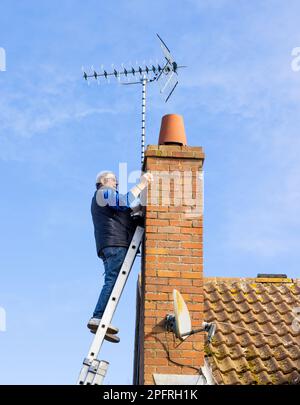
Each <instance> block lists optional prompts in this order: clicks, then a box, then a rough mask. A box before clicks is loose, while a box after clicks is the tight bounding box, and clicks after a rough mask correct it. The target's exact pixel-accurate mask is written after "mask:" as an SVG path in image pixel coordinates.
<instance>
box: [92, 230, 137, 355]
mask: <svg viewBox="0 0 300 405" xmlns="http://www.w3.org/2000/svg"><path fill="white" fill-rule="evenodd" d="M143 234H144V228H142V227H141V226H137V228H136V230H135V233H134V235H133V238H132V241H131V243H130V246H129V248H128V251H127V254H126V256H125V259H124V262H123V264H122V267H121V269H120V272H119V275H118V277H117V280H116V283H115V285H114V288H113V290H112V293H111V295H110V297H109V300H108V303H107V305H106V308H105V311H104V313H103V316H102V319H101V323H100V325H99V327H98V329H97V332H96V335H95V338H94V340H93V342H92V345H91V347H90V350H89V353H88V356H87V358H88V359H90V360H93V359H95V358H97V356H98V353H99V351H100V349H101V346H102V343H103V340H104V336H105V334H106V332H107V328H108V326H109V325H110V322H111V320H112V317H113V315H114V312H115V310H116V307H117V305H118V302H119V299H120V297H121V294H122V291H123V288H124V286H125V284H126V281H127V279H128V276H129V274H130V270H131V268H132V266H133V263H134V260H135V257H136V254H137V251H138V248H139V246H140V244H141V241H142V237H143Z"/></svg>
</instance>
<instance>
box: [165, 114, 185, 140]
mask: <svg viewBox="0 0 300 405" xmlns="http://www.w3.org/2000/svg"><path fill="white" fill-rule="evenodd" d="M158 144H159V145H169V144H175V145H186V144H187V140H186V135H185V129H184V122H183V117H182V115H178V114H167V115H164V116H163V117H162V120H161V127H160V133H159V141H158Z"/></svg>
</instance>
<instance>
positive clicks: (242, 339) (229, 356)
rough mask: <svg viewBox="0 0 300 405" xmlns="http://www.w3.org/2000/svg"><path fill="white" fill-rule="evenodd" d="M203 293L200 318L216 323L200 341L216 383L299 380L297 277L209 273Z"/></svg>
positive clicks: (299, 286)
mask: <svg viewBox="0 0 300 405" xmlns="http://www.w3.org/2000/svg"><path fill="white" fill-rule="evenodd" d="M204 294H205V301H204V311H205V320H206V321H207V322H215V323H216V325H217V331H216V334H215V336H214V338H213V341H212V344H211V345H210V346H209V347H206V356H207V359H208V360H209V362H210V364H211V367H212V370H213V375H214V378H215V381H216V383H217V384H300V348H299V347H300V331H299V330H297V328H296V327H294V326H293V322H294V321H295V314H294V313H293V309H294V308H296V307H300V281H299V280H292V282H287V280H278V282H276V279H274V280H273V279H272V282H269V283H268V280H267V279H264V280H263V282H260V281H259V279H245V278H244V279H236V278H235V279H230V278H209V279H205V282H204ZM298 329H299V328H298Z"/></svg>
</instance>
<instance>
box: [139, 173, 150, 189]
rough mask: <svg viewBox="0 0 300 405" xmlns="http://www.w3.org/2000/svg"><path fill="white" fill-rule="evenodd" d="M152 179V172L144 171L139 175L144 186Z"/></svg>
mask: <svg viewBox="0 0 300 405" xmlns="http://www.w3.org/2000/svg"><path fill="white" fill-rule="evenodd" d="M152 181H153V174H152V173H149V172H148V173H145V174H143V175H142V176H141V183H142V184H143V185H144V186H145V187H146V186H147V185H148V183H152Z"/></svg>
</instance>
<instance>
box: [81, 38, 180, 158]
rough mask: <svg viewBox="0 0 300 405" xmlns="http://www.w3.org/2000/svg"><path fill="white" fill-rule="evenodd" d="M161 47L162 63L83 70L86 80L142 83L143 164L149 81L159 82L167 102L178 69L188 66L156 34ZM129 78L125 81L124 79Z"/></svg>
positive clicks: (126, 83)
mask: <svg viewBox="0 0 300 405" xmlns="http://www.w3.org/2000/svg"><path fill="white" fill-rule="evenodd" d="M156 35H157V37H158V39H159V42H160V46H161V49H162V51H163V54H164V59H165V60H164V62H163V63H162V64H161V65H160V64H159V63H158V62H157V63H156V64H152V63H151V65H149V66H147V65H146V64H145V63H144V64H143V65H142V66H138V65H136V66H135V67H129V68H126V67H124V65H123V64H122V65H121V66H122V69H121V70H117V69H116V68H115V67H114V65H112V70H111V71H106V70H105V69H104V68H102V69H101V72H100V73H99V72H97V71H96V70H95V69H94V68H93V66H92V68H91V73H87V72H86V71H85V70H84V69H82V70H83V78H84V79H85V80H86V81H89V79H94V80H96V81H97V82H98V84H100V80H101V79H104V80H106V81H108V82H109V80H110V78H113V79H117V80H118V82H119V83H121V84H123V85H131V84H141V85H142V127H141V128H142V133H141V163H142V165H143V163H144V158H145V137H146V86H147V84H148V83H153V82H157V83H158V84H159V87H160V94H161V95H162V96H163V97H164V99H165V102H167V101H168V100H169V98H170V97H171V95H172V94H173V92H174V90H175V88H176V86H177V85H178V69H180V68H183V67H186V66H179V65H178V64H177V62H175V60H174V58H173V56H172V55H171V52H170V50H169V48H168V47H167V45H166V44H165V42H164V41H163V40H162V38H161V37H160V36H159V35H158V34H156ZM129 77H133V78H135V79H136V80H133V81H129ZM124 79H125V80H127V82H124V81H123V80H124Z"/></svg>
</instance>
